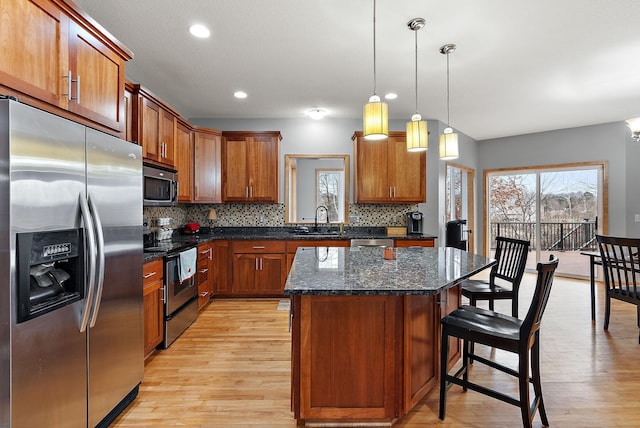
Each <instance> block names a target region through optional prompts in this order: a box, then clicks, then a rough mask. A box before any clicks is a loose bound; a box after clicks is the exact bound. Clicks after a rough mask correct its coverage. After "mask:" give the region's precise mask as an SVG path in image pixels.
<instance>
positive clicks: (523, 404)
mask: <svg viewBox="0 0 640 428" xmlns="http://www.w3.org/2000/svg"><path fill="white" fill-rule="evenodd" d="M557 267H558V258H557V257H555V256H553V255H552V256H550V258H549V262H546V263H538V266H537V271H538V278H537V281H536V288H535V291H534V294H533V299H532V300H531V305H530V306H529V310H528V312H527V315H526V317H525V318H524V319H523V320H520V319H518V318H515V317H513V316H509V315H504V314H500V313H497V312H494V311H490V310H486V309H482V308H477V307H475V306H466V305H465V306H462V307H460V308H459V309H456V310H455V311H453V312H452V313H451V314H449V315H447V316H446V317H444V318H442V320H441V321H440V322H441V324H442V348H441V350H442V351H441V355H440V358H441V360H440V371H441V373H440V415H439V416H440V419H444V417H445V410H446V398H447V389H448V388H449V387H450V386H451V384H454V383H455V384H457V385H461V386H462V389H463V391H466V390H467V389H471V390H474V391H477V392H479V393H481V394H484V395H488V396H490V397H492V398H496V399H498V400H501V401H504V402H506V403H509V404H512V405H514V406H518V407H519V408H520V412H521V414H522V424H523V426H524V427H526V428H530V427H531V426H532V421H533V417H534V416H535V412H536V410H539V411H540V419H542V423H543V424H544V425H545V426H548V425H549V421H548V419H547V414H546V412H545V409H544V401H543V399H542V386H541V384H540V322H541V320H542V314H543V313H544V310H545V307H546V305H547V301H548V300H549V294H550V292H551V284H552V282H553V275H554V272H555V270H556V268H557ZM449 337H456V338H459V339H462V340H463V348H462V349H463V351H462V367H461V368H460V369H459V370H458V371H457V372H456V373H455V374H453V375H450V374H449V373H448V370H447V361H448V360H449ZM472 343H480V344H484V345H488V346H492V347H494V348H498V349H503V350H505V351H509V352H513V353H516V354H518V357H519V363H518V369H517V370H514V369H512V368H510V367H506V366H504V365H502V364H499V363H497V362H495V361H492V360H488V359H486V358H483V357H480V356H478V355H476V354H474V353H473V351H472V350H471V347H470V344H472ZM470 358H473V359H474V360H475V361H477V362H478V363H482V364H485V365H487V366H489V367H492V368H494V369H497V370H500V371H502V372H504V373H507V374H509V375H511V376H515V377H517V378H518V382H519V392H520V394H519V395H520V396H519V398H515V397H512V396H510V395H507V394H504V393H502V392H499V391H496V390H493V389H489V388H487V387H485V386H482V385H478V384H476V383H473V382H470V381H469V368H470V367H472V366H471V365H470V364H469V362H470ZM529 367H531V377H529ZM529 383H532V384H533V390H534V397H533V403H531V400H530V398H529Z"/></svg>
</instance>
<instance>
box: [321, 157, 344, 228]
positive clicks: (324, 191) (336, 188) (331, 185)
mask: <svg viewBox="0 0 640 428" xmlns="http://www.w3.org/2000/svg"><path fill="white" fill-rule="evenodd" d="M343 192H344V171H343V170H338V169H316V206H317V207H319V206H324V207H326V208H327V210H326V211H325V210H318V223H326V222H327V216H328V220H329V222H334V223H336V222H338V223H342V222H344V221H345V220H344V193H343Z"/></svg>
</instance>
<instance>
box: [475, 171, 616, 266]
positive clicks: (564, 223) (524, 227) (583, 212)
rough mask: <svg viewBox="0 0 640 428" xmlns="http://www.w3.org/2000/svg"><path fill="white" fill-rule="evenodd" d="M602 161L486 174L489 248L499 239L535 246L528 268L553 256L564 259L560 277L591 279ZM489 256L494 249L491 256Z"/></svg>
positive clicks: (601, 205) (601, 207) (600, 208)
mask: <svg viewBox="0 0 640 428" xmlns="http://www.w3.org/2000/svg"><path fill="white" fill-rule="evenodd" d="M604 175H605V164H604V163H582V164H575V165H562V166H547V167H536V168H527V169H515V170H500V171H489V172H487V175H486V177H487V180H486V188H487V200H488V204H487V211H488V212H487V213H485V218H486V219H487V220H488V222H487V229H488V230H487V233H486V234H485V236H486V238H487V239H488V242H487V244H488V245H489V248H490V249H491V250H492V249H493V247H494V245H493V243H494V242H495V237H496V236H506V237H510V238H516V239H525V240H528V241H530V242H531V250H532V251H535V256H534V255H533V254H530V255H529V257H528V258H527V269H535V266H536V263H537V262H538V261H543V260H548V258H549V254H555V255H557V256H558V257H559V258H560V264H559V265H558V270H557V273H560V274H565V275H569V276H587V275H588V274H589V265H588V258H586V257H584V256H581V255H580V252H581V251H586V250H588V251H595V250H596V249H597V247H596V242H595V235H596V233H601V232H600V231H601V230H602V225H601V224H599V219H602V218H603V213H604V212H606V211H605V209H606V207H604V203H603V201H605V200H606V196H605V195H604V194H603V191H604V189H603V183H604V180H605V177H604ZM489 253H491V251H490V252H489Z"/></svg>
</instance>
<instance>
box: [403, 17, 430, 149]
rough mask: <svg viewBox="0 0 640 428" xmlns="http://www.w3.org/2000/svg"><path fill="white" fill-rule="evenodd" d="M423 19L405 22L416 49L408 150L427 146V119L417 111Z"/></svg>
mask: <svg viewBox="0 0 640 428" xmlns="http://www.w3.org/2000/svg"><path fill="white" fill-rule="evenodd" d="M424 24H425V21H424V19H422V18H413V19H412V20H411V21H409V22H407V27H409V29H410V30H411V31H413V32H414V36H415V50H416V82H415V83H416V85H415V89H416V112H415V113H414V114H413V116H411V121H409V122H407V136H406V137H407V150H408V151H410V152H421V151H424V150H427V148H428V147H429V131H428V129H427V121H426V120H422V116H420V114H419V113H418V30H420V29H421V28H422V27H424Z"/></svg>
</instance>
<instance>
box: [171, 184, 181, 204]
mask: <svg viewBox="0 0 640 428" xmlns="http://www.w3.org/2000/svg"><path fill="white" fill-rule="evenodd" d="M179 185H180V183H178V180H174V182H173V188H174V192H175V193H174V194H173V198H172V199H171V202H178V186H179Z"/></svg>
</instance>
